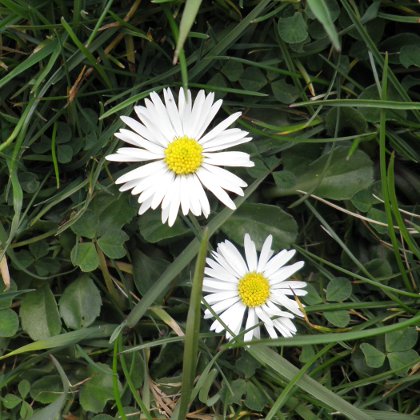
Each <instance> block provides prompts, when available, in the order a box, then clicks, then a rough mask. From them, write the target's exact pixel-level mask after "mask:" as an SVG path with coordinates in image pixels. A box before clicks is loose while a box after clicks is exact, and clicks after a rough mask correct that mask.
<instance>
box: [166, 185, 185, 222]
mask: <svg viewBox="0 0 420 420" xmlns="http://www.w3.org/2000/svg"><path fill="white" fill-rule="evenodd" d="M180 187H181V182H180V178H179V177H175V181H174V183H173V194H172V198H171V203H170V209H169V217H168V225H169V227H171V226H173V224H174V223H175V220H176V216H177V215H178V210H179V206H180V204H181V196H182V194H183V191H181V188H180ZM162 205H163V203H162Z"/></svg>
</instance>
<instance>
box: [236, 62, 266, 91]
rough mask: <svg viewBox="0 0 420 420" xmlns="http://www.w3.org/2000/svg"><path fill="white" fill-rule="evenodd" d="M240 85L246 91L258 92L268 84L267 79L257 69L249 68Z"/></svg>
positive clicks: (240, 80)
mask: <svg viewBox="0 0 420 420" xmlns="http://www.w3.org/2000/svg"><path fill="white" fill-rule="evenodd" d="M239 83H240V85H241V86H242V87H243V88H244V89H246V90H251V91H254V92H258V91H259V90H261V89H262V88H263V87H264V86H265V85H266V84H267V78H266V77H265V75H264V73H263V72H262V71H261V70H260V69H259V68H257V67H247V68H246V69H245V71H244V72H243V73H242V75H241V78H240V79H239Z"/></svg>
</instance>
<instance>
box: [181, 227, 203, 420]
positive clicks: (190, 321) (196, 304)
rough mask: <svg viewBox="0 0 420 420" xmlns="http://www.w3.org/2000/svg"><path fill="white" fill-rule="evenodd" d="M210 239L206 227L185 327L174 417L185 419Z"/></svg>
mask: <svg viewBox="0 0 420 420" xmlns="http://www.w3.org/2000/svg"><path fill="white" fill-rule="evenodd" d="M208 240H209V232H208V228H205V229H204V232H203V237H202V239H201V244H200V251H199V253H198V256H197V262H196V264H195V270H194V277H193V283H192V289H191V296H190V303H189V308H188V315H187V325H186V328H185V341H184V358H183V364H182V366H183V367H182V388H181V399H180V402H179V405H178V407H177V408H178V410H175V413H176V411H178V412H177V414H175V413H174V416H176V417H174V418H177V419H180V420H182V419H184V418H186V417H187V412H188V407H189V404H190V399H191V391H192V388H193V383H194V377H195V372H196V367H197V357H198V355H197V352H198V339H199V332H200V321H201V296H202V286H203V276H204V267H205V265H206V255H207V245H208Z"/></svg>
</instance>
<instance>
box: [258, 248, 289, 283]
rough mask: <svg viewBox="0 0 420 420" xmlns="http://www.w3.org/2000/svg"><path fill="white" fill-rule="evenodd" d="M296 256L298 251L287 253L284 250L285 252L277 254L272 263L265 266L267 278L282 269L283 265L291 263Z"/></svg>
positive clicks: (269, 262)
mask: <svg viewBox="0 0 420 420" xmlns="http://www.w3.org/2000/svg"><path fill="white" fill-rule="evenodd" d="M295 254H296V250H294V249H291V250H290V251H287V250H286V249H283V251H281V252H279V253H278V254H276V255H275V256H274V257H273V258H271V260H270V261H268V263H267V264H266V265H265V268H264V274H265V275H266V276H267V277H270V275H271V274H274V273H275V272H276V271H277V270H279V269H280V267H282V266H283V265H285V264H286V263H287V262H289V261H290V260H291V259H292V258H293V256H294V255H295Z"/></svg>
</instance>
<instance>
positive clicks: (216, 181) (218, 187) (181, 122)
mask: <svg viewBox="0 0 420 420" xmlns="http://www.w3.org/2000/svg"><path fill="white" fill-rule="evenodd" d="M163 95H164V102H163V101H162V100H161V98H160V97H159V95H158V94H157V93H156V92H152V93H151V94H150V99H148V98H146V99H145V106H136V107H134V110H135V112H136V114H137V117H138V120H136V119H134V118H130V117H124V116H123V117H121V119H122V120H123V121H124V123H125V124H126V125H127V126H128V127H129V128H130V129H129V130H128V129H125V128H122V129H120V130H119V131H118V132H117V133H115V136H116V137H117V138H119V139H120V140H122V141H124V142H126V143H128V144H130V145H131V146H134V147H121V148H120V149H118V150H117V152H116V153H115V154H112V155H108V156H107V157H106V159H107V160H111V161H114V162H141V163H143V162H147V163H146V164H142V165H139V166H138V167H136V168H135V169H133V170H131V171H129V172H128V173H126V174H125V175H122V176H120V177H119V178H118V179H117V180H116V183H117V184H122V186H121V187H120V191H127V190H131V193H132V194H133V195H139V197H138V202H139V204H140V209H139V214H143V213H144V212H146V211H147V210H148V209H149V208H151V209H156V208H157V207H158V206H161V208H162V223H166V221H168V224H169V226H172V225H173V224H174V223H175V219H176V217H177V215H178V211H179V208H181V211H182V213H183V214H184V215H187V214H188V213H189V212H191V213H192V214H194V215H195V216H199V215H201V214H203V215H204V216H205V217H208V215H209V214H210V204H209V201H208V198H207V195H206V193H205V191H204V188H206V189H208V190H209V191H211V192H212V193H213V194H214V195H215V196H216V197H217V198H218V199H219V200H220V201H221V202H222V203H223V204H225V205H226V206H227V207H229V208H231V209H235V208H236V207H235V204H234V202H233V201H232V199H231V198H230V197H229V195H228V193H227V192H226V191H229V192H233V193H235V194H238V195H243V194H244V192H243V190H242V188H244V187H246V186H247V184H246V183H245V182H244V181H243V180H242V179H241V178H239V177H238V176H236V175H234V174H233V173H231V172H229V171H227V170H226V169H223V168H221V166H242V167H251V166H254V163H253V162H252V161H251V160H250V157H249V154H248V153H244V152H238V151H227V152H226V151H222V150H224V149H228V148H230V147H233V146H237V145H238V144H242V143H246V142H248V141H250V140H251V137H247V135H248V132H246V131H243V130H241V129H239V128H228V127H229V126H230V125H231V124H232V123H233V122H234V121H236V120H237V119H238V118H239V117H240V115H241V113H240V112H236V113H235V114H232V115H231V116H229V117H228V118H226V119H225V120H223V121H222V122H220V123H219V124H218V125H216V126H215V127H214V128H213V129H212V130H210V131H208V132H207V133H205V132H206V130H207V128H208V127H209V125H210V123H211V122H212V121H213V119H214V117H215V116H216V114H217V112H218V111H219V109H220V107H221V106H222V100H221V99H219V100H218V101H216V102H214V93H209V94H208V95H207V96H206V94H205V93H204V90H200V91H199V92H198V94H197V97H196V98H195V100H194V101H193V100H192V97H191V92H190V91H189V90H187V91H186V92H185V91H184V90H183V89H180V92H179V96H178V104H176V102H175V99H174V97H173V95H172V92H171V90H170V89H164V91H163Z"/></svg>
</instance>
